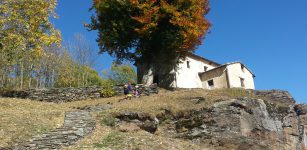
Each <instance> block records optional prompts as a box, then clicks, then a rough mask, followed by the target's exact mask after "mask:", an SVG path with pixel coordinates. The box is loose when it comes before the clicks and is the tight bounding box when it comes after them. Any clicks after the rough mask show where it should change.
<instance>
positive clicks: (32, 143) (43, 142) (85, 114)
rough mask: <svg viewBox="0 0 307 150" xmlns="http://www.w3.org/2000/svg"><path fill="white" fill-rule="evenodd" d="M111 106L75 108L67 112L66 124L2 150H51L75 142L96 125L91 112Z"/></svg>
mask: <svg viewBox="0 0 307 150" xmlns="http://www.w3.org/2000/svg"><path fill="white" fill-rule="evenodd" d="M109 108H110V106H103V105H97V106H89V107H87V109H86V110H75V111H70V112H66V113H65V119H64V124H63V126H62V127H60V128H57V129H55V130H53V131H50V132H49V133H46V134H42V135H39V136H36V137H33V138H32V139H31V140H29V141H27V142H25V143H24V144H21V145H18V146H15V147H12V148H0V150H50V149H61V147H63V146H70V145H73V144H75V143H76V142H77V141H78V140H80V139H82V138H84V137H85V136H86V135H88V134H90V133H91V132H92V131H93V130H94V129H95V127H96V122H95V120H94V119H93V118H92V116H91V112H97V111H104V110H106V109H109Z"/></svg>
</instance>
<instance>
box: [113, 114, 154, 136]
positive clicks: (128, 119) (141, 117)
mask: <svg viewBox="0 0 307 150" xmlns="http://www.w3.org/2000/svg"><path fill="white" fill-rule="evenodd" d="M114 116H115V118H117V119H118V123H117V126H118V127H119V130H122V131H123V129H124V128H125V129H127V128H128V126H127V125H129V127H130V128H131V127H132V126H138V127H139V128H140V129H143V130H145V131H147V132H150V133H155V132H156V130H157V128H158V125H159V120H158V119H157V118H156V117H154V116H152V115H149V114H146V113H135V112H123V113H118V114H114ZM134 128H135V127H134ZM127 130H128V129H127Z"/></svg>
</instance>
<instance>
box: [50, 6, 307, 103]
mask: <svg viewBox="0 0 307 150" xmlns="http://www.w3.org/2000/svg"><path fill="white" fill-rule="evenodd" d="M58 1H59V5H58V8H57V10H56V12H57V13H58V15H59V17H60V18H59V19H58V20H54V21H53V22H54V24H55V26H56V28H58V29H60V30H61V32H62V37H63V39H64V41H68V40H71V39H72V38H73V36H74V34H75V33H82V34H84V35H85V36H86V37H87V39H88V40H90V41H91V42H92V44H93V45H97V43H96V38H97V33H96V32H88V31H87V30H86V29H85V28H84V27H83V25H82V23H85V22H89V20H90V16H91V12H89V11H88V10H89V8H90V7H91V3H92V1H91V0H74V1H69V0H58ZM210 3H211V11H210V13H209V15H208V16H207V18H208V19H209V20H210V22H211V23H212V28H211V32H210V34H208V35H207V36H206V38H205V39H204V43H203V45H201V46H200V47H199V48H198V49H197V51H196V53H197V54H198V55H201V56H203V57H206V58H208V59H212V60H214V61H217V62H219V63H226V62H232V61H242V62H243V63H244V64H246V66H248V67H249V68H250V69H251V70H252V71H253V72H254V74H255V75H256V78H255V84H256V88H257V89H284V90H288V91H290V92H291V94H292V95H293V96H294V97H295V98H296V100H297V101H298V102H307V66H306V65H307V9H306V7H307V1H306V0H293V1H289V0H231V1H230V0H211V1H210ZM96 48H97V51H98V47H97V46H96ZM112 60H113V58H111V57H109V56H107V55H102V56H100V57H99V60H98V61H97V64H96V67H95V68H96V69H97V71H99V72H101V71H102V70H103V69H106V68H108V67H109V66H110V65H111V62H112Z"/></svg>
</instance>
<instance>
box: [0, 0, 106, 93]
mask: <svg viewBox="0 0 307 150" xmlns="http://www.w3.org/2000/svg"><path fill="white" fill-rule="evenodd" d="M56 5H57V0H1V1H0V90H1V89H3V88H10V89H25V88H52V87H77V86H90V85H101V84H102V79H101V77H99V75H98V73H97V71H95V70H94V69H92V68H91V67H92V66H93V62H94V61H93V60H95V57H96V56H94V54H93V48H92V47H91V46H90V44H89V42H87V40H86V39H85V37H83V36H81V35H80V36H78V37H77V38H76V40H75V42H73V43H72V44H71V45H72V46H71V47H72V49H68V48H67V47H63V46H61V44H60V43H61V36H60V31H59V30H56V29H55V28H54V26H53V24H51V23H50V19H51V18H57V16H56V14H55V13H54V9H55V7H56ZM80 74H81V75H80Z"/></svg>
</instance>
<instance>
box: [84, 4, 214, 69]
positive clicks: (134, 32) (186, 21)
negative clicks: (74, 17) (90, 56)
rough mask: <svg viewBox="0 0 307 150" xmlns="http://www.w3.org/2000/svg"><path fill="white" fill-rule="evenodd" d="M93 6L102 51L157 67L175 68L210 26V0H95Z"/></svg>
mask: <svg viewBox="0 0 307 150" xmlns="http://www.w3.org/2000/svg"><path fill="white" fill-rule="evenodd" d="M93 9H94V10H95V12H96V15H95V16H93V17H92V23H91V24H90V25H88V28H89V29H90V30H98V32H99V37H98V39H97V41H98V44H99V47H100V52H101V53H103V52H107V53H109V54H110V55H112V56H114V57H116V58H117V60H119V61H122V60H125V59H126V60H130V61H137V63H138V62H141V63H147V64H153V65H154V66H155V68H165V66H170V68H172V67H174V66H175V65H176V63H178V60H179V58H185V56H186V55H187V54H188V53H191V52H193V51H194V50H195V49H196V47H197V46H198V45H200V44H201V43H202V39H203V38H204V36H205V34H206V33H207V31H208V29H209V27H210V23H209V22H208V21H207V20H206V19H205V15H206V14H207V13H208V11H209V4H208V0H94V1H93Z"/></svg>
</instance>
